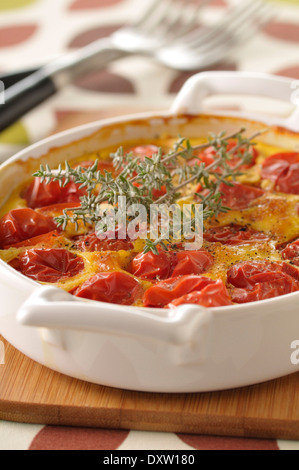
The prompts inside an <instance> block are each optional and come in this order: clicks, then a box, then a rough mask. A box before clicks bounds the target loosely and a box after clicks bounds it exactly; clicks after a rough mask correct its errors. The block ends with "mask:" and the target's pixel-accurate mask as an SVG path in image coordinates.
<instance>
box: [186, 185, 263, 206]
mask: <svg viewBox="0 0 299 470" xmlns="http://www.w3.org/2000/svg"><path fill="white" fill-rule="evenodd" d="M195 192H196V193H198V194H201V195H203V196H206V195H208V194H209V191H208V190H205V191H202V186H201V185H200V184H199V185H198V187H197V188H196V190H195ZM219 192H220V193H221V202H222V205H223V206H225V207H228V208H229V209H233V210H242V209H248V207H250V205H251V204H252V203H253V202H254V201H255V200H256V199H258V198H260V197H262V196H263V195H264V194H265V191H264V190H262V189H260V188H256V187H255V186H249V185H246V184H241V183H232V185H231V186H229V185H227V184H225V183H221V185H220V188H219Z"/></svg>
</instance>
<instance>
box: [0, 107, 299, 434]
mask: <svg viewBox="0 0 299 470" xmlns="http://www.w3.org/2000/svg"><path fill="white" fill-rule="evenodd" d="M134 111H138V110H132V109H130V110H127V109H119V110H115V109H114V110H111V111H110V112H109V113H107V111H100V112H94V113H84V114H82V113H80V114H77V113H73V112H72V113H63V114H61V115H60V120H59V124H58V126H57V128H56V129H55V132H57V131H61V130H65V129H68V128H70V127H72V126H75V125H80V124H82V123H87V122H91V121H93V120H97V119H100V118H105V117H110V116H112V115H115V116H116V115H120V114H127V113H133V112H134ZM109 114H110V116H109ZM0 340H2V341H3V343H4V346H5V364H4V365H1V364H0V419H4V420H8V421H17V422H25V423H36V424H52V425H70V426H89V427H102V428H110V429H131V430H144V431H164V432H178V433H190V434H208V435H218V436H238V437H257V438H273V439H299V400H298V396H299V373H298V374H294V375H291V376H288V377H285V378H283V379H280V380H276V381H272V382H268V383H265V384H261V385H256V386H253V387H248V388H243V389H237V390H232V391H225V392H217V393H202V394H172V395H171V394H152V393H142V392H140V393H138V392H130V391H125V390H118V389H112V388H108V387H102V386H98V385H94V384H90V383H86V382H82V381H79V380H76V379H73V378H70V377H66V376H64V375H61V374H58V373H57V372H54V371H52V370H49V369H47V368H46V367H43V366H41V365H39V364H37V363H36V362H34V361H32V360H30V359H28V358H27V357H25V356H24V355H23V354H21V353H20V352H19V351H17V350H16V349H14V348H13V347H12V346H11V345H10V344H8V343H7V342H6V341H5V340H4V339H3V338H1V337H0ZM0 344H1V343H0Z"/></svg>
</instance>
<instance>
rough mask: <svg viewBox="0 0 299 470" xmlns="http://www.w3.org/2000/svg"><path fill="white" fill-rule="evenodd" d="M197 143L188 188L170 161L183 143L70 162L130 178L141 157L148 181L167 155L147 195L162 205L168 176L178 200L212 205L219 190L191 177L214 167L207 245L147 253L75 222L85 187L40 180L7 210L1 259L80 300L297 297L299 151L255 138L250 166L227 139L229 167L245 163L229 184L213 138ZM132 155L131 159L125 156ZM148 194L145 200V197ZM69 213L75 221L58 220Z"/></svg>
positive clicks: (166, 303) (140, 302) (136, 243)
mask: <svg viewBox="0 0 299 470" xmlns="http://www.w3.org/2000/svg"><path fill="white" fill-rule="evenodd" d="M190 143H191V146H192V153H190V155H189V157H188V159H186V161H184V172H185V173H186V172H187V173H186V174H185V181H187V183H188V181H190V182H189V183H188V184H185V185H184V186H182V185H181V184H180V183H181V179H180V178H182V171H181V172H178V171H177V169H176V168H174V167H172V160H171V159H170V158H169V161H167V157H166V156H167V155H169V152H170V150H171V149H172V148H173V146H174V144H175V142H174V140H173V139H164V138H163V139H157V140H155V141H151V142H148V143H144V142H138V141H137V142H134V143H132V145H130V147H129V148H124V149H122V153H121V152H120V153H118V154H117V155H116V150H117V149H114V148H113V149H111V148H108V149H105V150H104V151H101V152H99V153H92V154H87V155H83V156H82V157H80V158H79V159H78V158H77V159H75V160H73V161H70V162H69V164H68V165H69V167H70V168H71V169H76V168H79V169H80V171H81V172H82V171H83V170H82V169H84V171H83V174H87V172H88V171H89V170H90V169H91V168H94V167H95V165H96V171H97V174H98V176H99V175H102V176H101V177H102V179H103V178H106V180H107V179H108V176H107V175H119V174H121V173H122V172H124V173H123V174H124V175H125V178H127V180H128V175H126V174H125V167H126V164H130V162H132V161H133V160H134V159H135V160H137V161H139V162H140V161H141V162H144V166H143V171H144V172H145V176H144V178H145V183H144V184H145V185H146V181H147V180H146V177H147V176H146V164H148V165H149V166H150V164H152V161H154V160H155V159H157V165H160V162H161V159H162V160H163V161H164V162H165V163H164V167H165V184H162V183H161V181H162V180H161V181H160V184H157V187H156V188H154V189H151V190H149V191H150V192H151V197H152V198H154V200H156V201H158V202H159V201H161V202H163V200H167V196H168V192H169V191H172V187H170V186H169V180H168V179H167V175H168V174H171V175H172V177H173V181H174V187H180V186H182V187H181V190H180V196H179V198H178V200H177V203H178V204H184V203H189V204H197V203H201V202H203V201H208V199H209V194H211V193H212V189H211V188H212V187H213V186H208V188H210V189H207V187H204V186H203V181H205V178H203V180H202V181H200V182H199V181H198V180H196V178H193V180H192V175H194V171H193V170H194V168H195V167H196V168H198V169H199V170H200V169H201V171H203V172H204V171H205V168H206V169H207V168H212V169H213V173H212V179H213V181H217V171H218V174H219V175H220V181H219V185H218V187H217V188H218V189H219V200H217V198H216V199H215V200H214V202H213V204H214V206H213V207H215V205H216V203H217V204H218V206H219V204H221V210H220V211H219V213H218V212H215V213H214V214H212V216H211V217H207V218H206V219H205V220H204V233H203V244H202V247H201V248H200V249H194V250H186V249H185V242H186V241H185V240H181V242H179V243H174V244H171V243H168V241H167V243H164V244H163V241H162V242H161V244H160V245H158V244H157V245H154V248H155V249H153V250H150V249H145V248H146V246H145V245H146V242H145V240H143V239H138V238H137V239H130V238H129V237H127V238H121V239H119V238H117V237H116V238H114V239H109V238H104V237H101V236H98V234H97V233H96V230H95V226H94V225H93V224H92V223H85V221H84V220H83V219H80V218H78V220H75V219H74V218H72V214H73V213H74V212H75V211H76V210H77V209H78V207H79V206H80V204H82V201H84V198H85V197H86V194H87V189H86V188H87V187H86V186H84V184H81V185H80V184H77V183H76V182H75V181H74V180H73V179H72V178H69V179H66V177H65V179H64V180H63V184H61V182H59V181H58V180H56V181H55V179H53V178H52V180H51V178H49V180H47V178H42V177H35V178H32V180H31V181H28V182H26V183H25V184H23V185H22V187H18V188H16V189H15V190H14V192H13V194H12V195H11V197H10V198H9V200H8V201H7V202H6V204H5V205H4V206H3V207H2V208H1V211H0V217H1V220H0V258H1V259H2V260H3V261H5V262H6V263H8V264H9V265H10V266H12V267H13V268H14V269H16V270H17V271H19V272H21V273H22V274H23V275H25V276H27V277H29V278H31V279H33V280H35V281H36V282H38V283H40V284H51V285H53V286H56V287H58V288H61V289H64V290H66V291H67V292H69V293H71V294H73V295H75V296H77V297H80V298H85V299H91V300H96V301H102V302H110V303H116V304H122V305H133V306H141V307H142V306H145V307H152V308H174V307H177V306H179V305H182V304H186V303H189V304H197V305H202V306H204V307H219V306H227V305H233V304H240V303H247V302H254V301H260V300H264V299H269V298H273V297H277V296H281V295H285V294H288V293H291V292H296V291H298V290H299V213H298V211H299V153H295V152H289V151H288V150H287V149H281V148H274V147H271V146H267V145H265V144H261V143H259V142H258V139H257V140H256V141H253V142H251V144H250V145H249V146H248V148H247V153H249V154H250V156H251V158H250V161H245V162H244V161H241V159H242V154H244V153H245V150H244V148H243V147H242V146H241V147H240V146H239V147H238V142H237V140H236V139H233V138H232V139H228V142H227V145H226V147H225V148H226V151H227V152H228V153H229V155H230V158H229V159H228V160H226V164H225V165H226V166H227V169H228V167H229V166H230V167H233V165H235V166H236V167H238V165H239V171H238V174H237V176H235V178H228V180H227V182H225V181H222V180H221V171H222V169H221V168H220V167H219V168H217V165H216V163H217V158H218V154H217V151H215V147H213V146H207V145H205V144H206V139H191V140H190ZM201 145H203V148H202V149H198V147H200V146H201ZM176 148H177V150H178V151H179V150H180V148H178V147H176ZM194 149H198V150H194ZM115 155H116V157H115ZM126 155H129V156H130V158H129V157H128V159H127V160H122V158H123V159H125V158H126V157H124V156H126ZM178 158H180V157H178ZM165 159H166V161H165ZM150 161H151V162H150ZM122 162H126V164H124V163H123V164H122ZM186 162H187V163H186ZM215 162H216V163H215ZM240 162H241V163H242V164H240ZM132 168H133V167H132ZM159 168H161V167H159ZM188 168H189V169H190V172H189V173H188V171H187V170H188ZM225 168H226V167H225ZM46 171H48V170H45V172H46ZM140 171H141V169H140V167H138V169H136V171H135V173H134V172H133V171H132V173H131V175H130V177H131V181H132V186H133V189H134V188H135V189H134V191H135V193H134V194H137V193H136V191H138V188H140V180H138V172H139V177H140ZM192 171H193V173H192ZM84 172H85V173H84ZM58 173H59V170H58ZM78 174H79V173H78ZM81 174H82V173H81ZM228 174H229V173H228ZM109 178H110V176H109ZM163 181H164V180H163ZM103 184H104V183H103ZM105 184H106V183H105ZM111 184H112V183H111ZM141 189H142V188H141ZM141 189H140V190H141ZM209 191H210V192H209ZM93 194H94V197H95V198H96V197H97V196H98V195H99V194H101V185H100V184H97V185H95V186H94V188H93ZM140 194H141V196H140V197H141V198H144V200H146V198H147V195H146V193H144V192H141V193H140ZM95 201H96V199H95ZM101 202H102V201H101ZM219 207H220V206H219ZM224 208H225V209H226V210H223V209H224ZM73 211H74V212H73ZM66 214H69V217H68V218H69V223H68V224H65V225H59V224H57V220H59V218H60V217H63V216H65V215H66Z"/></svg>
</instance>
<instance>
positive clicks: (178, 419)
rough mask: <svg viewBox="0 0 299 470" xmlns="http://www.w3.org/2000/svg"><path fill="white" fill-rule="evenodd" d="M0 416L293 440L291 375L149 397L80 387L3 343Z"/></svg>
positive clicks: (296, 423)
mask: <svg viewBox="0 0 299 470" xmlns="http://www.w3.org/2000/svg"><path fill="white" fill-rule="evenodd" d="M0 339H1V340H2V341H3V342H4V345H5V364H4V365H0V419H3V420H7V421H17V422H24V423H35V424H52V425H68V426H87V427H100V428H106V429H130V430H144V431H163V432H178V433H188V434H208V435H215V436H238V437H258V438H273V439H299V400H298V396H299V374H294V375H290V376H288V377H285V378H282V379H279V380H275V381H271V382H267V383H265V384H260V385H256V386H252V387H247V388H242V389H236V390H230V391H224V392H213V393H200V394H155V393H144V392H131V391H126V390H118V389H113V388H108V387H102V386H99V385H94V384H90V383H87V382H82V381H80V380H77V379H73V378H71V377H67V376H64V375H61V374H59V373H57V372H54V371H52V370H50V369H48V368H46V367H44V366H41V365H40V364H37V363H36V362H34V361H32V360H31V359H28V358H27V357H25V356H24V355H23V354H21V353H20V352H19V351H17V350H16V349H15V348H13V347H12V346H11V345H10V344H8V343H7V342H6V341H5V340H4V339H3V338H1V337H0Z"/></svg>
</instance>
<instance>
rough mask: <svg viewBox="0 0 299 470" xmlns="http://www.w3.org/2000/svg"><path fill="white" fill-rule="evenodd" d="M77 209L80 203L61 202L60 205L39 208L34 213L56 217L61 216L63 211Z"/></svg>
mask: <svg viewBox="0 0 299 470" xmlns="http://www.w3.org/2000/svg"><path fill="white" fill-rule="evenodd" d="M77 207H80V203H78V202H69V203H66V202H61V203H60V204H53V205H52V206H46V207H39V208H38V209H36V212H38V213H39V214H43V215H46V216H48V217H57V216H59V215H62V214H63V211H64V210H65V209H75V208H77Z"/></svg>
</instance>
